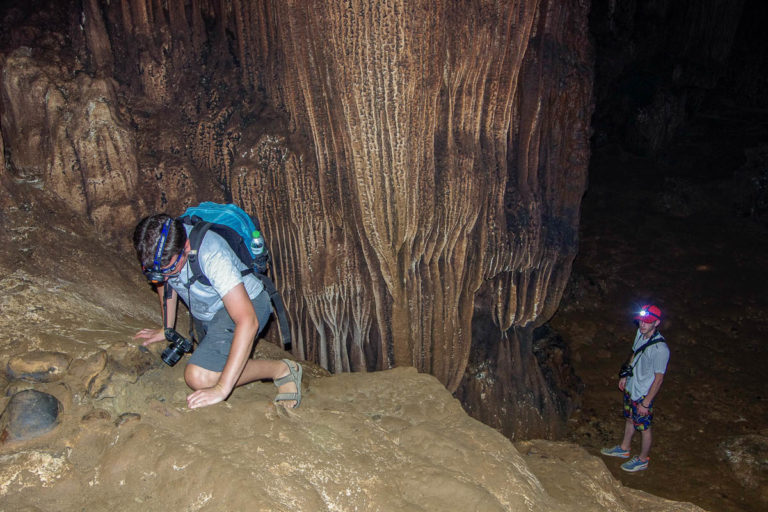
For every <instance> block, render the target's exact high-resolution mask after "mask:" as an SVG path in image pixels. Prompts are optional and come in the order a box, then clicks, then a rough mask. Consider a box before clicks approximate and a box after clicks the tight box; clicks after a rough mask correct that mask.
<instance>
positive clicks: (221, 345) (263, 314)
mask: <svg viewBox="0 0 768 512" xmlns="http://www.w3.org/2000/svg"><path fill="white" fill-rule="evenodd" d="M251 304H253V309H254V311H256V317H257V318H258V319H259V332H258V333H257V336H258V335H259V334H261V331H263V330H264V327H265V326H266V325H267V321H268V320H269V315H271V314H272V304H271V303H270V300H269V294H268V293H267V292H264V291H262V292H261V293H260V294H258V295H257V296H256V297H254V298H253V300H251ZM195 332H196V334H197V337H198V339H199V340H200V343H199V344H198V346H197V348H196V349H195V351H194V352H193V353H192V357H190V358H189V361H188V363H187V364H194V365H195V366H200V367H201V368H205V369H206V370H210V371H212V372H221V371H222V370H224V365H226V364H227V357H229V351H230V349H231V348H232V337H233V336H234V333H235V322H234V321H233V320H232V318H231V317H230V316H229V313H227V308H224V307H222V308H221V309H220V310H219V311H217V312H216V314H215V315H214V316H213V318H211V319H210V320H209V321H207V322H206V321H203V320H198V319H195Z"/></svg>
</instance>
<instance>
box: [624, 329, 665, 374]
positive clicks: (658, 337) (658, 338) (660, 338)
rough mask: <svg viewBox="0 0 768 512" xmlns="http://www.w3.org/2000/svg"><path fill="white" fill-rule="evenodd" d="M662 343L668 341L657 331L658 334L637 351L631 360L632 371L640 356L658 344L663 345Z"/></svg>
mask: <svg viewBox="0 0 768 512" xmlns="http://www.w3.org/2000/svg"><path fill="white" fill-rule="evenodd" d="M662 341H666V340H665V339H664V336H662V335H661V333H660V332H658V331H657V332H656V333H654V335H653V336H652V337H651V339H650V340H648V341H647V342H645V343H644V344H643V345H642V346H641V347H639V348H638V349H637V350H635V352H634V353H633V354H632V358H631V363H632V369H634V368H635V366H636V365H637V361H638V358H639V357H640V354H642V353H643V352H644V351H645V349H647V348H648V347H650V346H651V345H655V344H656V343H661V342H662Z"/></svg>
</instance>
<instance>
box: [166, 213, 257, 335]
mask: <svg viewBox="0 0 768 512" xmlns="http://www.w3.org/2000/svg"><path fill="white" fill-rule="evenodd" d="M184 228H185V229H186V230H187V235H189V232H190V231H191V230H192V227H191V226H187V225H185V226H184ZM197 257H198V259H199V261H200V268H201V269H202V271H203V274H205V277H207V278H208V280H209V281H210V282H211V286H205V285H203V284H202V283H200V282H199V281H195V282H194V283H193V284H192V286H191V287H190V286H189V281H190V280H191V279H192V276H193V274H192V267H191V266H190V264H189V260H187V262H186V263H185V264H184V266H183V267H182V268H181V272H179V275H178V276H176V277H172V278H170V279H168V283H169V284H170V285H171V287H172V288H173V289H174V290H176V293H178V294H179V297H181V300H183V301H184V303H185V304H187V306H188V307H189V309H190V311H191V312H192V316H193V317H195V318H197V319H198V320H203V321H206V322H207V321H209V320H211V319H212V318H213V315H215V314H216V312H217V311H218V310H220V309H221V308H222V307H224V303H223V302H222V300H221V298H222V297H224V296H225V295H226V294H227V293H228V292H229V291H230V290H232V288H234V287H235V286H237V285H238V284H240V283H243V284H244V285H245V291H246V292H247V293H248V297H250V298H251V300H253V299H254V298H255V297H256V296H257V295H258V294H259V293H261V291H262V290H263V289H264V285H263V284H262V282H261V281H260V280H259V279H258V278H256V277H255V276H254V275H253V274H248V275H246V276H242V275H241V274H240V272H241V271H242V270H245V269H246V268H248V267H247V266H246V265H245V264H244V263H243V262H242V261H240V258H238V257H237V254H235V252H234V251H233V250H232V248H231V247H230V246H229V244H228V243H227V241H226V240H224V239H223V238H222V237H220V236H219V235H218V234H216V233H214V232H213V231H208V233H206V235H205V238H203V243H202V244H201V245H200V250H199V251H198V254H197ZM190 295H191V297H190Z"/></svg>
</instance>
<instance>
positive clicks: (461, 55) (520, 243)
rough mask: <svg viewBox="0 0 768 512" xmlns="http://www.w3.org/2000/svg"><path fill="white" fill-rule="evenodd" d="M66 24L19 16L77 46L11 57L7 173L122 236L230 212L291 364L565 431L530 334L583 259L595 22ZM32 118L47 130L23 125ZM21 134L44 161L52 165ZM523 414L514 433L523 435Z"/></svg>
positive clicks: (204, 17) (119, 12) (103, 5)
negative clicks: (245, 233)
mask: <svg viewBox="0 0 768 512" xmlns="http://www.w3.org/2000/svg"><path fill="white" fill-rule="evenodd" d="M44 3H45V2H41V4H44ZM74 5H75V4H73V7H72V9H71V10H70V11H66V10H61V9H55V10H54V9H52V10H50V11H45V10H38V11H37V12H36V13H34V14H32V13H30V12H29V11H28V10H26V11H25V7H16V10H13V9H11V10H8V11H6V17H5V19H6V20H14V21H22V20H23V21H25V22H27V23H29V24H30V25H31V26H35V27H38V30H41V29H40V28H39V27H40V26H41V25H42V23H41V22H40V20H39V19H38V20H37V24H35V20H36V18H35V17H38V18H41V19H42V20H43V21H44V22H45V27H46V29H45V33H46V34H53V35H55V36H56V37H58V40H59V41H60V42H61V43H64V45H65V47H66V48H67V51H66V52H58V53H55V50H54V48H55V47H56V45H55V44H53V43H50V44H48V46H46V47H45V48H44V49H37V48H36V49H33V50H32V51H31V52H30V51H27V50H24V49H23V48H19V47H18V46H19V45H20V44H21V43H27V44H32V42H33V41H38V40H39V39H40V38H37V39H34V38H30V37H29V34H28V33H26V32H24V31H22V30H19V31H13V32H11V33H10V34H9V35H7V36H6V38H5V45H6V46H8V47H9V48H12V49H13V52H10V53H8V57H6V60H5V63H4V65H3V66H4V68H3V69H4V73H3V91H4V94H3V107H2V108H3V127H4V128H3V137H4V144H5V147H6V152H7V153H8V154H9V155H10V159H9V161H10V172H12V173H14V175H16V176H17V177H19V179H25V180H39V181H40V183H41V186H45V187H46V188H48V189H49V190H51V191H52V192H54V193H56V194H58V195H59V196H60V197H63V198H66V199H67V201H69V200H70V198H72V199H71V200H72V205H73V208H74V209H75V210H76V211H77V212H79V213H82V214H86V215H88V217H89V218H90V219H91V220H92V221H93V222H94V223H95V224H96V225H97V226H98V227H99V228H100V229H101V230H103V231H105V232H109V233H119V232H121V231H122V232H123V233H125V232H127V231H128V230H129V229H130V227H132V225H133V224H134V223H135V220H136V218H138V217H139V216H140V215H142V214H145V213H147V212H149V211H153V210H163V209H165V210H168V211H170V212H173V213H179V212H180V211H181V209H182V208H183V207H184V206H186V205H188V204H190V203H192V202H195V201H198V200H203V199H212V200H226V199H231V200H233V201H235V202H237V203H239V204H241V205H243V206H244V207H245V209H246V210H248V211H250V212H252V213H255V214H257V215H258V216H259V218H260V219H261V221H262V224H263V225H264V231H265V232H266V233H267V235H268V238H269V240H268V242H269V244H270V246H271V249H272V253H273V256H274V263H275V265H274V277H275V281H276V283H277V284H278V287H279V289H280V291H281V292H282V294H283V296H284V299H285V302H286V305H287V307H288V309H289V314H290V317H291V320H292V322H291V325H292V330H293V333H292V334H293V339H294V340H295V343H294V345H295V353H296V355H297V356H299V357H303V358H307V359H310V360H312V361H316V362H317V363H319V364H320V365H321V366H323V367H325V368H328V369H329V370H331V371H333V372H340V371H349V370H352V371H364V370H378V369H386V368H390V367H393V366H415V367H417V368H418V369H419V370H421V371H425V372H429V373H431V374H433V375H435V376H436V377H437V378H438V379H439V380H440V381H441V382H442V383H443V384H444V385H445V386H446V387H447V388H448V389H449V390H450V391H455V390H457V389H459V387H460V386H461V387H462V391H461V395H462V396H463V398H464V400H465V402H466V403H468V404H475V406H476V407H475V408H471V409H472V410H475V409H476V408H481V409H482V408H487V409H492V410H501V409H504V410H505V411H507V412H505V413H504V414H501V415H497V416H496V417H497V419H498V421H497V422H496V423H495V426H498V427H500V428H501V427H503V428H504V429H505V431H506V432H507V433H509V432H512V431H513V430H514V431H516V432H518V433H519V434H521V435H524V434H525V433H526V432H528V431H530V432H534V431H535V432H545V433H553V432H555V431H556V430H557V427H556V425H558V424H559V423H560V422H561V421H562V419H563V414H564V411H567V410H568V409H569V408H570V407H571V406H572V404H571V403H570V401H569V400H566V402H565V403H563V402H562V401H561V400H560V399H559V398H557V397H558V396H560V395H558V394H557V393H554V392H553V391H552V390H551V389H550V384H549V383H547V382H546V380H545V379H543V377H542V375H541V371H540V369H539V368H538V366H537V364H536V359H535V358H534V355H533V353H532V349H531V343H530V339H531V331H532V329H533V327H534V326H536V325H538V324H541V323H542V322H544V321H545V320H546V319H547V318H548V317H549V316H551V314H552V312H553V311H554V309H555V307H556V305H557V303H558V301H559V298H560V296H561V294H562V290H563V287H564V285H565V282H566V279H567V276H568V273H569V271H570V264H571V261H572V259H573V255H574V252H575V250H576V242H577V241H576V233H577V224H578V211H579V204H580V199H581V195H582V193H583V191H584V187H585V177H586V165H587V160H588V145H587V140H588V124H589V117H590V113H591V108H592V107H591V55H590V46H589V42H588V39H587V35H586V17H587V9H588V6H587V5H584V4H583V3H581V2H578V1H575V0H573V1H567V2H556V1H553V0H549V1H548V0H541V1H538V0H527V1H523V2H501V1H481V2H458V3H457V2H447V1H446V2H442V1H439V2H434V1H431V2H426V1H419V2H410V1H396V0H390V1H384V2H374V3H371V2H364V1H352V2H340V1H331V2H304V1H280V2H270V1H250V2H249V1H234V2H224V1H213V0H211V1H193V2H181V1H169V2H166V3H159V2H155V1H149V0H139V1H127V0H123V1H116V2H108V3H107V2H97V1H96V0H89V1H87V2H83V3H82V4H77V8H75V7H74ZM26 9H29V8H26ZM20 13H21V14H20ZM24 13H26V15H27V17H26V18H25V17H24V16H23V15H22V14H24ZM45 13H48V14H45ZM45 16H48V18H44V17H45ZM49 37H53V36H49ZM36 44H40V43H36ZM25 52H26V53H25ZM50 55H57V56H58V57H57V58H58V62H60V63H59V64H58V65H59V69H58V70H49V69H48V68H49V67H50V66H49V65H48V64H46V62H48V60H50V59H48V58H47V57H48V56H50ZM43 57H46V58H45V59H44V58H43ZM25 59H26V60H25ZM71 75H75V78H74V79H71V78H65V77H69V76H71ZM38 77H45V78H44V79H43V78H38ZM51 81H53V83H55V84H56V87H53V86H52V85H50V84H51ZM35 84H39V85H37V89H33V90H39V92H37V93H36V95H32V96H30V97H29V98H27V99H23V98H22V94H21V91H22V89H25V88H28V87H29V86H31V85H35ZM69 84H72V88H73V89H75V90H76V92H77V94H73V95H72V98H73V99H71V100H68V101H69V102H68V103H64V104H63V107H62V108H58V107H57V108H56V109H53V110H52V112H53V113H60V112H61V111H62V109H63V110H64V111H65V112H69V114H68V115H67V116H66V118H65V119H64V120H61V121H57V118H56V117H55V116H52V115H43V111H41V110H40V108H39V105H41V104H42V105H45V104H46V103H45V101H44V100H45V98H46V97H47V96H46V95H47V94H48V93H47V91H51V92H55V91H58V90H62V89H66V87H65V86H67V85H69ZM75 85H77V86H78V87H79V88H75ZM53 97H54V98H56V97H57V96H55V94H54V95H53ZM69 97H70V96H64V99H67V98H69ZM60 101H64V100H60ZM25 102H26V103H25ZM20 107H24V109H23V110H30V111H34V112H39V113H40V115H38V116H31V117H30V118H29V119H20V117H19V116H18V115H15V114H14V112H17V111H19V108H20ZM67 109H68V110H67ZM84 113H87V114H84ZM74 127H77V128H79V129H80V130H81V131H75V132H74V133H73V129H72V128H74ZM28 133H32V134H37V135H36V136H37V138H38V139H39V140H40V145H41V146H42V147H44V148H47V147H50V149H49V150H46V151H44V156H45V158H44V159H43V160H42V162H43V163H42V164H39V165H42V169H40V168H38V167H35V166H36V165H38V163H37V162H39V161H40V160H39V159H38V160H35V158H34V154H33V151H32V149H33V148H34V147H37V146H38V144H36V143H34V142H32V141H30V140H29V139H28V138H26V139H25V134H28ZM56 133H59V134H60V135H58V136H56V135H55V134H56ZM68 137H69V138H68ZM88 148H90V149H88ZM45 162H48V163H45ZM43 169H44V170H43ZM124 240H125V239H123V241H124ZM123 243H124V242H123ZM478 322H479V323H481V324H482V325H480V326H479V327H478V326H476V325H475V324H476V323H478ZM473 332H474V333H476V334H482V336H483V338H482V339H473ZM478 346H479V347H482V348H478ZM485 348H487V350H485ZM475 354H497V355H500V356H501V357H499V359H498V360H489V359H482V358H481V357H482V356H479V355H478V356H475ZM473 358H474V359H473ZM468 365H470V366H471V367H479V366H482V367H484V368H486V371H484V372H482V376H480V374H479V373H467V372H466V369H467V367H468ZM462 381H464V383H463V384H462ZM477 381H482V388H483V390H485V391H487V390H491V392H490V393H485V391H481V390H480V389H479V388H478V387H477V386H475V385H473V384H472V383H473V382H477ZM518 409H526V410H528V412H525V413H523V414H519V415H517V418H525V420H514V422H511V421H512V420H511V418H512V417H513V416H514V415H513V411H514V410H518ZM487 416H488V417H490V416H491V415H487Z"/></svg>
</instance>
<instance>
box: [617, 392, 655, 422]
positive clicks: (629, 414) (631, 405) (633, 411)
mask: <svg viewBox="0 0 768 512" xmlns="http://www.w3.org/2000/svg"><path fill="white" fill-rule="evenodd" d="M644 398H645V397H644V396H643V397H640V400H632V399H631V398H630V397H629V394H628V393H624V417H625V418H627V419H632V425H634V427H635V430H637V431H638V432H642V431H643V430H648V429H649V428H651V421H653V402H651V406H650V407H649V408H648V415H646V416H641V415H640V414H638V412H637V406H638V405H639V404H640V402H642V401H643V399H644Z"/></svg>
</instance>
